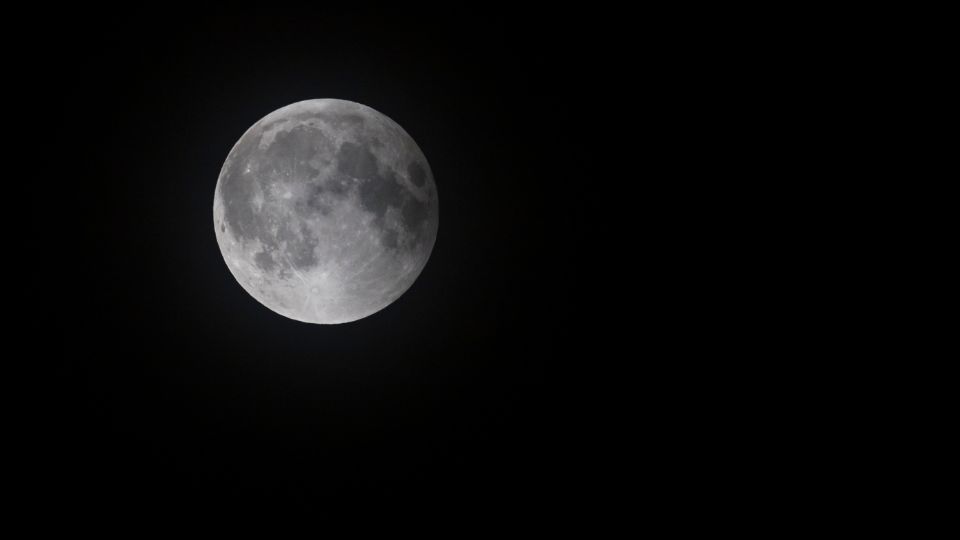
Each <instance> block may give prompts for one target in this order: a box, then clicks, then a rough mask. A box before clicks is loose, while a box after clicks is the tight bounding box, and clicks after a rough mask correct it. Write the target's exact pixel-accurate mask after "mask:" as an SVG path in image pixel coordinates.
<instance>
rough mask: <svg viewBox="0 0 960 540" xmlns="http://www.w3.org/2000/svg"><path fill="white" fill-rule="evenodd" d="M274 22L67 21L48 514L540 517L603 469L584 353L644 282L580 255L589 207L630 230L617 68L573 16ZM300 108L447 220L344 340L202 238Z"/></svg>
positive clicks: (352, 16)
mask: <svg viewBox="0 0 960 540" xmlns="http://www.w3.org/2000/svg"><path fill="white" fill-rule="evenodd" d="M281 9H282V8H281V7H280V6H277V7H276V9H275V10H273V11H272V12H261V13H256V14H249V15H237V14H195V13H191V14H184V13H176V12H156V11H151V10H147V9H142V10H139V11H133V12H127V13H124V14H122V15H118V14H116V13H112V14H109V15H108V14H93V13H83V14H77V18H76V19H75V20H73V21H71V20H69V19H70V18H69V17H65V20H64V21H63V22H62V23H60V24H61V25H62V26H63V28H62V29H61V31H60V32H58V33H57V35H58V39H59V40H60V45H61V47H60V48H59V49H58V52H57V53H56V54H55V55H52V56H51V57H50V59H49V62H50V63H49V64H48V65H49V66H50V67H51V69H50V71H51V72H52V73H54V74H55V77H56V79H57V80H58V81H59V85H58V86H56V87H55V88H54V87H51V97H53V96H54V95H56V96H59V97H58V99H59V100H60V101H59V103H58V107H60V108H59V109H58V110H59V111H60V112H62V113H64V114H69V116H70V118H71V122H70V125H71V126H72V127H71V128H70V133H69V140H70V141H72V143H71V152H70V153H69V156H70V159H71V160H74V163H73V167H74V170H76V171H78V172H77V173H76V174H75V175H74V176H72V177H71V178H69V179H66V178H65V179H63V180H60V181H61V182H62V183H63V184H64V185H65V187H66V189H65V190H63V191H61V193H64V198H65V199H67V201H65V202H68V203H69V204H68V206H69V208H70V209H71V210H72V212H73V213H72V214H70V216H71V219H72V223H73V224H74V226H73V227H72V228H71V231H72V240H73V241H72V242H71V243H70V247H71V249H72V251H73V253H71V255H73V256H75V258H74V259H73V260H74V266H75V267H76V268H79V271H73V272H72V275H71V279H72V280H74V282H76V283H79V285H78V286H76V287H70V290H69V291H67V292H65V293H64V301H65V302H66V301H69V303H70V305H73V306H77V307H78V309H77V313H76V314H73V315H71V316H70V319H71V321H70V324H69V325H64V330H63V331H62V333H60V334H59V336H60V337H59V338H58V342H59V343H58V345H59V346H61V347H62V350H63V353H62V354H61V355H60V356H59V357H58V358H57V360H56V362H55V364H54V368H55V372H56V373H55V377H54V381H55V385H54V390H53V391H51V394H52V395H55V396H56V399H55V400H54V401H53V402H52V404H51V405H50V408H51V412H52V413H53V414H52V416H51V418H52V421H51V423H50V424H49V430H48V435H49V436H50V437H51V442H50V444H48V445H46V447H45V448H46V450H45V451H44V452H46V453H47V454H45V458H46V459H47V465H46V466H44V467H43V469H42V473H41V476H42V477H43V479H44V482H45V483H46V484H45V485H48V486H50V489H49V491H48V492H47V494H46V495H45V496H46V497H47V498H46V499H45V500H46V502H47V503H48V504H50V505H53V506H56V507H57V508H59V509H62V510H65V511H71V512H72V511H75V512H77V513H79V514H85V513H87V512H88V510H90V509H92V508H98V509H100V510H104V509H111V511H112V510H116V511H119V512H125V513H134V514H139V513H140V512H148V513H149V512H166V513H169V514H171V515H178V514H180V513H190V512H201V513H202V512H207V511H215V510H223V511H226V512H239V511H252V512H257V511H262V510H264V509H266V508H273V507H277V508H283V509H287V510H293V511H297V512H301V511H302V512H304V513H306V514H308V515H316V516H318V517H327V518H335V517H339V516H348V517H353V518H358V519H367V518H372V517H373V516H376V517H377V519H388V518H389V519H406V520H411V521H414V522H416V521H418V520H420V519H436V516H444V517H446V518H450V519H454V520H460V521H462V522H468V521H464V520H497V521H499V520H501V519H504V520H515V519H519V520H524V521H535V520H537V519H540V518H541V517H545V516H551V515H554V514H555V513H556V512H558V511H559V510H558V509H560V508H564V507H565V506H566V505H568V504H569V501H570V500H571V498H573V497H578V496H583V495H584V494H583V492H581V491H579V490H578V486H580V484H581V482H582V481H583V480H584V477H586V476H590V474H592V473H590V472H589V471H590V470H591V467H593V464H594V463H595V462H596V461H598V460H600V461H602V459H603V458H602V457H600V456H601V455H602V453H603V452H599V453H598V452H597V448H595V446H594V442H592V441H593V439H591V435H589V434H588V433H587V431H582V430H583V429H586V426H589V425H590V424H592V423H593V421H592V420H591V419H590V418H589V417H588V416H587V413H586V412H585V410H586V409H584V407H585V403H586V402H588V401H590V400H591V398H592V396H593V393H592V392H594V393H595V392H596V391H595V390H593V391H591V390H588V385H587V382H586V379H588V378H594V377H595V376H596V374H594V373H590V371H591V369H592V366H594V365H596V362H598V361H599V360H598V358H600V357H603V356H604V355H607V354H612V353H611V352H610V351H606V350H605V349H604V347H603V340H602V339H599V338H595V336H594V332H593V331H594V330H596V328H595V326H598V325H600V324H601V322H602V321H603V320H605V319H609V318H611V317H614V314H612V313H610V312H604V311H603V310H601V309H599V308H598V307H596V306H594V307H591V306H593V304H592V301H593V300H595V299H596V298H595V297H597V296H602V297H603V298H602V300H603V301H607V300H610V298H609V297H608V295H609V294H610V293H609V292H608V291H609V287H608V285H609V282H611V281H614V280H621V279H624V278H625V277H629V276H630V275H632V274H633V273H634V272H636V269H635V267H634V264H635V263H634V262H631V261H632V259H631V257H629V256H621V255H616V254H611V253H609V252H605V251H604V250H603V249H601V248H599V246H598V244H597V242H595V241H593V238H595V236H596V235H601V236H605V233H603V232H602V225H599V224H597V223H595V222H594V220H593V219H592V217H591V212H592V209H593V208H595V207H596V206H598V205H600V204H601V203H602V204H604V205H609V207H610V208H611V211H614V212H618V213H627V214H630V213H631V212H635V211H636V208H634V207H631V205H629V204H626V203H624V202H623V200H622V199H620V198H619V197H618V193H617V192H616V190H614V189H612V186H614V185H616V184H615V182H614V181H613V180H609V181H608V179H605V178H601V177H598V175H597V174H596V171H598V170H600V167H606V166H608V165H610V164H611V163H612V162H615V161H616V162H618V163H623V161H621V160H623V159H625V158H629V156H625V155H623V154H621V153H619V152H614V151H604V149H606V148H608V146H607V145H606V143H604V142H603V141H602V139H604V138H615V137H616V136H617V135H615V134H614V132H611V131H608V126H609V125H610V124H611V123H614V124H615V123H616V122H618V121H619V120H618V114H619V113H617V107H615V106H613V104H612V94H611V92H612V91H613V89H612V88H608V87H607V86H606V85H605V84H606V83H605V82H604V80H605V79H602V78H600V77H599V73H600V72H603V71H605V70H607V69H613V66H612V63H611V65H610V66H608V64H607V62H608V60H610V58H611V54H612V53H610V52H609V51H608V50H607V49H606V48H605V45H603V43H602V42H600V41H598V39H596V38H594V37H592V36H591V35H588V34H589V32H593V33H595V34H597V35H602V34H604V32H603V29H602V28H592V29H590V28H589V27H584V26H583V25H582V24H576V23H577V14H576V13H564V14H557V13H526V14H520V13H511V12H504V11H496V10H489V11H486V12H476V11H470V10H465V9H464V10H459V11H458V10H454V11H451V12H444V13H442V14H440V13H429V14H428V13H408V12H401V11H399V10H394V11H386V12H370V13H351V12H347V11H344V10H342V9H332V8H316V9H314V10H312V11H305V12H296V13H286V12H282V11H281ZM81 15H82V17H81ZM624 66H625V65H624V64H618V65H617V67H616V69H623V68H624ZM47 76H51V77H53V76H54V75H50V74H49V73H48V75H47ZM313 98H339V99H347V100H351V101H356V102H359V103H363V104H365V105H368V106H370V107H373V108H374V109H376V110H378V111H380V112H382V113H384V114H386V115H388V116H389V117H390V118H392V119H393V120H395V121H396V122H397V123H398V124H400V125H401V126H403V128H404V129H405V130H406V131H407V132H408V133H410V134H411V136H412V137H413V138H414V139H415V140H416V142H417V144H418V145H419V146H420V148H421V149H422V150H423V152H424V154H425V155H426V157H427V159H428V160H429V163H430V166H431V168H432V170H433V173H434V177H435V180H436V184H437V189H438V193H439V199H440V226H439V233H438V237H437V242H436V245H435V247H434V250H433V253H432V256H431V258H430V260H429V263H428V264H427V266H426V268H425V269H424V271H423V273H422V274H421V275H420V277H419V278H418V280H417V281H416V282H415V283H414V285H413V286H412V287H411V288H410V289H409V290H408V291H407V292H406V293H405V294H404V295H403V296H402V297H401V298H400V299H399V300H397V301H396V302H394V303H393V304H392V305H390V306H389V307H388V308H386V309H384V310H382V311H380V312H378V313H376V314H374V315H372V316H370V317H368V318H365V319H362V320H360V321H357V322H354V323H349V324H345V325H336V326H320V325H311V324H304V323H299V322H295V321H292V320H289V319H286V318H284V317H281V316H279V315H277V314H275V313H273V312H271V311H270V310H269V309H267V308H265V307H264V306H262V305H260V304H259V303H258V302H257V301H255V300H254V299H253V298H252V297H250V295H248V294H247V293H246V292H244V291H243V289H242V288H241V287H240V285H239V284H238V283H237V282H236V280H235V279H234V278H233V276H232V275H231V274H230V272H229V271H228V269H227V267H226V264H225V263H224V261H223V258H222V257H221V254H220V251H219V249H218V247H217V243H216V238H215V236H214V229H213V217H212V208H213V193H214V188H215V185H216V182H217V176H218V174H219V172H220V168H221V166H222V165H223V162H224V160H225V158H226V156H227V154H228V152H229V151H230V149H231V147H232V146H233V144H234V143H235V142H236V141H237V140H238V139H239V137H240V136H241V135H242V134H243V133H244V131H245V130H246V129H247V128H248V127H250V126H251V125H252V124H253V123H254V122H256V121H257V120H258V119H260V118H261V117H263V116H264V115H265V114H267V113H269V112H271V111H273V110H275V109H277V108H279V107H282V106H284V105H287V104H290V103H293V102H296V101H300V100H305V99H313ZM58 129H59V128H58ZM67 136H68V134H67V133H66V131H65V132H64V137H67ZM621 141H622V139H621ZM626 163H628V165H627V166H626V167H625V168H624V169H622V170H623V171H625V172H624V174H625V176H626V177H625V178H624V179H621V180H620V181H632V180H631V178H633V176H635V171H636V169H635V167H636V165H630V164H629V163H631V160H630V159H627V161H626ZM631 171H633V172H631ZM67 184H69V185H67ZM74 216H75V219H73V218H74ZM598 340H599V341H598Z"/></svg>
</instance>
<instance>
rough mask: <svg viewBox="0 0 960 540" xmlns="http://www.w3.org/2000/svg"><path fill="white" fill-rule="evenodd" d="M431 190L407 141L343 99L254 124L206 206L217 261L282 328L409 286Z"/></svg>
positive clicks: (351, 313) (361, 309)
mask: <svg viewBox="0 0 960 540" xmlns="http://www.w3.org/2000/svg"><path fill="white" fill-rule="evenodd" d="M438 218H439V210H438V201H437V188H436V185H435V184H434V181H433V174H432V173H431V171H430V166H429V165H428V164H427V160H426V158H425V157H424V155H423V152H421V151H420V148H419V147H417V144H416V143H415V142H413V139H412V138H411V137H410V135H408V134H407V132H406V131H404V130H403V128H401V127H400V126H399V125H397V124H396V123H395V122H393V121H392V120H390V119H389V118H387V117H386V116H384V115H383V114H380V113H379V112H377V111H375V110H373V109H371V108H370V107H366V106H364V105H360V104H359V103H353V102H350V101H342V100H338V99H316V100H310V101H301V102H298V103H294V104H292V105H288V106H286V107H283V108H281V109H278V110H276V111H274V112H272V113H270V114H268V115H267V116H265V117H264V118H263V119H261V120H260V121H259V122H257V123H256V124H254V125H253V126H252V127H251V128H250V129H248V130H247V132H246V133H244V134H243V137H241V138H240V140H239V141H238V142H237V144H236V145H234V147H233V149H232V150H231V151H230V154H229V155H228V156H227V161H226V162H225V163H224V164H223V169H222V170H221V171H220V177H219V179H218V180H217V188H216V192H215V193H214V200H213V219H214V225H215V227H216V234H217V243H218V244H219V245H220V252H221V253H222V254H223V258H224V260H225V261H226V263H227V266H228V267H229V268H230V272H232V273H233V276H234V277H235V278H236V279H237V281H239V282H240V285H241V286H242V287H243V288H244V289H245V290H246V291H247V292H248V293H250V295H251V296H253V297H254V298H256V299H257V300H258V301H259V302H260V303H261V304H263V305H265V306H267V307H268V308H270V309H271V310H273V311H275V312H277V313H279V314H281V315H283V316H285V317H289V318H291V319H295V320H298V321H303V322H308V323H317V324H336V323H345V322H349V321H355V320H357V319H362V318H363V317H366V316H368V315H371V314H373V313H376V312H377V311H380V310H381V309H383V308H385V307H387V306H388V305H390V304H391V303H392V302H393V301H394V300H396V299H397V298H399V297H400V295H402V294H403V293H404V291H406V290H407V289H408V288H409V287H410V286H411V285H412V284H413V282H414V280H416V279H417V276H418V275H419V274H420V272H421V271H422V270H423V267H424V266H425V265H426V264H427V259H428V258H429V257H430V252H431V250H432V249H433V244H434V242H435V241H436V238H437V226H438V222H439V219H438Z"/></svg>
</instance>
